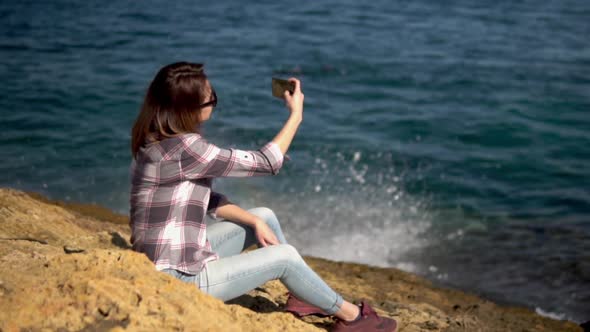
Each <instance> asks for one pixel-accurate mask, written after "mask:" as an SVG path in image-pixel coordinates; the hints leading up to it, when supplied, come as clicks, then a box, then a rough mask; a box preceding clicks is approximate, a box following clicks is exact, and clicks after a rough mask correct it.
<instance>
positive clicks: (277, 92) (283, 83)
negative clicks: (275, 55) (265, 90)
mask: <svg viewBox="0 0 590 332" xmlns="http://www.w3.org/2000/svg"><path fill="white" fill-rule="evenodd" d="M285 91H289V92H290V93H291V94H293V92H295V82H291V81H287V80H283V79H280V78H276V77H273V78H272V95H273V96H275V97H277V98H284V93H285Z"/></svg>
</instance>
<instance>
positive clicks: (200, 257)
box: [130, 62, 397, 331]
mask: <svg viewBox="0 0 590 332" xmlns="http://www.w3.org/2000/svg"><path fill="white" fill-rule="evenodd" d="M290 80H291V81H292V82H294V83H295V91H294V93H293V94H290V93H289V92H285V95H284V98H285V103H286V106H287V108H288V110H289V113H290V114H289V118H288V119H287V121H286V122H285V124H284V126H283V128H282V129H281V130H280V131H279V132H278V134H277V135H276V136H275V137H274V138H273V139H272V141H270V142H268V143H267V144H266V145H264V146H263V147H262V148H261V149H260V150H256V151H243V150H239V149H224V148H221V147H218V146H216V145H214V144H211V143H209V142H208V141H206V140H205V139H204V138H203V137H202V136H201V135H200V126H201V125H202V124H203V123H204V122H205V121H207V120H208V119H209V118H210V116H211V112H212V111H213V109H214V107H215V106H216V105H217V95H216V93H215V90H214V89H213V87H212V86H211V84H210V82H209V81H208V79H207V76H206V75H205V72H204V70H203V65H201V64H195V63H188V62H178V63H173V64H170V65H167V66H165V67H163V68H162V69H160V71H159V72H158V73H157V74H156V77H155V78H154V80H153V81H152V82H151V84H150V86H149V88H148V90H147V94H146V96H145V100H144V102H143V106H142V107H141V110H140V113H139V115H138V117H137V120H136V121H135V124H134V126H133V129H132V141H131V150H132V154H133V158H134V159H133V162H132V165H131V195H130V203H131V208H130V226H131V229H132V236H131V243H132V245H133V250H135V251H138V252H142V253H145V254H146V255H147V257H148V258H149V259H150V260H151V261H153V262H154V264H155V267H156V269H157V270H159V271H162V272H165V273H168V274H170V275H172V276H174V277H176V278H178V279H180V280H182V281H185V282H189V283H193V284H195V285H196V286H197V287H198V288H199V289H200V290H201V291H203V292H206V293H208V294H210V295H212V296H214V297H216V298H219V299H221V300H223V301H227V300H230V299H233V298H236V297H238V296H240V295H242V294H245V293H247V292H248V291H250V290H252V289H254V288H256V287H258V286H260V285H262V284H264V283H265V282H267V281H269V280H273V279H280V280H281V281H282V282H283V284H284V285H285V286H286V287H287V288H288V289H289V293H290V295H289V300H288V302H287V310H289V311H291V312H293V313H295V314H297V315H300V316H301V315H305V314H325V315H335V316H336V317H337V318H338V319H337V322H336V324H335V325H334V331H395V330H396V326H397V324H396V322H395V320H393V319H389V318H385V317H379V316H378V315H377V314H376V313H375V312H374V311H373V310H372V309H371V307H370V306H369V305H368V304H367V303H365V302H364V301H363V302H362V303H361V305H360V306H358V305H355V304H352V303H350V302H347V301H345V300H344V299H343V298H342V296H341V295H340V294H338V293H336V292H335V291H334V290H332V289H331V288H330V287H329V286H328V285H327V284H326V283H325V282H324V281H323V280H322V279H321V278H320V277H319V276H318V275H317V274H316V273H315V272H314V271H313V270H312V269H311V268H310V267H309V266H308V265H307V264H306V263H305V261H304V260H303V259H302V258H301V256H300V255H299V253H298V252H297V249H295V248H294V247H293V246H291V245H289V244H287V241H286V240H285V236H284V235H283V232H282V230H281V226H280V224H279V221H278V220H277V217H276V216H275V214H274V213H273V212H272V211H271V210H270V209H268V208H255V209H250V210H244V209H242V208H240V207H239V206H238V205H236V204H233V203H231V202H230V201H229V200H228V199H227V197H226V196H224V195H222V194H220V193H217V192H214V191H213V190H212V180H213V179H214V178H217V177H248V176H261V175H273V174H277V173H278V172H279V169H280V168H281V166H282V164H283V156H284V155H285V153H286V152H287V150H288V149H289V145H290V144H291V141H292V140H293V137H294V136H295V133H296V131H297V129H298V127H299V124H300V123H301V121H302V120H303V99H304V95H303V93H302V92H301V85H300V82H299V80H297V79H295V78H291V79H290ZM206 214H210V215H211V216H213V217H214V218H215V219H222V220H221V221H216V222H215V223H214V224H212V225H210V226H207V225H206V223H205V216H206ZM252 244H257V246H258V249H256V250H253V251H249V252H246V253H242V251H243V250H244V249H246V248H248V247H249V246H251V245H252Z"/></svg>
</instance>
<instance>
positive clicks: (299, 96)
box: [283, 77, 305, 119]
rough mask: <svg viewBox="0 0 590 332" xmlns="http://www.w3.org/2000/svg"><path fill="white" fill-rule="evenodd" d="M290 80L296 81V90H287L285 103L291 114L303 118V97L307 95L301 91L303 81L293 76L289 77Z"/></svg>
mask: <svg viewBox="0 0 590 332" xmlns="http://www.w3.org/2000/svg"><path fill="white" fill-rule="evenodd" d="M288 81H289V82H293V83H295V90H294V91H293V94H291V93H290V92H289V91H288V90H285V92H284V93H283V97H284V98H285V105H286V106H287V109H289V111H290V112H291V116H298V117H299V118H300V119H302V118H303V99H304V98H305V95H304V94H303V92H301V82H300V81H299V80H298V79H296V78H294V77H291V78H289V79H288Z"/></svg>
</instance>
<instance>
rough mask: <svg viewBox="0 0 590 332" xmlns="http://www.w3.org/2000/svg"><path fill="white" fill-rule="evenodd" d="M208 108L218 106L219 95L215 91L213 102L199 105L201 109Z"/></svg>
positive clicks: (212, 96) (212, 93) (212, 95)
mask: <svg viewBox="0 0 590 332" xmlns="http://www.w3.org/2000/svg"><path fill="white" fill-rule="evenodd" d="M208 106H213V107H215V106H217V94H216V93H215V90H212V91H211V100H209V101H208V102H206V103H204V104H201V105H199V108H205V107H208Z"/></svg>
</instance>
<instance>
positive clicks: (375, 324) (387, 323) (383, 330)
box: [332, 301, 397, 332]
mask: <svg viewBox="0 0 590 332" xmlns="http://www.w3.org/2000/svg"><path fill="white" fill-rule="evenodd" d="M360 310H361V318H360V319H359V320H357V321H354V322H347V321H344V320H341V319H338V318H337V319H336V320H337V321H336V323H335V324H334V326H333V327H332V332H347V331H362V332H370V331H380V332H396V331H397V322H396V321H395V319H391V318H387V317H379V315H377V313H376V312H375V311H374V310H373V308H371V306H369V305H368V304H367V303H366V302H365V301H362V302H361V307H360Z"/></svg>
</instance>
